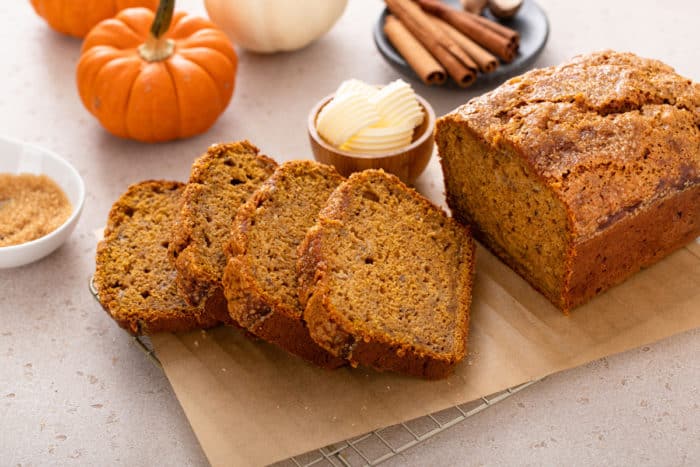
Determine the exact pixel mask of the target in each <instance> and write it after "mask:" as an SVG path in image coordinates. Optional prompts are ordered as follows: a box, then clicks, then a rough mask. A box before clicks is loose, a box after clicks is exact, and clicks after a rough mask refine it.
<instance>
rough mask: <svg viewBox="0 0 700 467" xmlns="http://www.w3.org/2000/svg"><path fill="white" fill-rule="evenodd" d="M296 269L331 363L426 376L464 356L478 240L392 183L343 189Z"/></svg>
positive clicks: (369, 181) (359, 181) (376, 176)
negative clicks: (342, 361)
mask: <svg viewBox="0 0 700 467" xmlns="http://www.w3.org/2000/svg"><path fill="white" fill-rule="evenodd" d="M298 271H299V299H300V301H301V303H302V304H303V305H304V306H305V310H304V320H305V321H306V323H307V326H308V328H309V332H310V334H311V337H312V338H313V339H314V340H315V341H316V342H317V343H318V344H319V345H320V346H321V347H323V348H325V349H327V350H328V351H329V352H331V353H332V354H333V355H336V356H338V357H343V358H346V359H348V360H349V361H350V363H351V364H353V365H358V364H361V365H367V366H371V367H374V368H376V369H378V370H391V371H397V372H401V373H405V374H409V375H414V376H420V377H424V378H442V377H445V376H447V375H448V374H449V373H450V372H451V371H452V370H453V368H454V366H455V365H456V364H457V363H458V362H459V361H460V360H462V359H463V358H464V356H465V354H466V339H467V329H468V322H469V307H470V303H471V286H472V275H473V271H474V241H473V240H472V237H471V235H470V233H469V231H468V229H467V228H466V227H464V226H462V225H460V224H459V223H457V222H456V221H455V220H454V219H451V218H449V217H447V216H446V215H445V213H444V212H443V211H442V210H441V209H439V208H437V207H435V206H433V205H432V204H430V202H428V201H427V200H426V199H425V198H423V197H422V196H421V195H419V194H418V193H417V192H416V191H414V190H413V189H410V188H408V187H406V185H404V184H403V183H402V182H401V181H400V180H399V179H398V178H396V177H395V176H393V175H388V174H386V173H384V172H383V171H381V170H366V171H364V172H360V173H356V174H353V175H352V176H350V178H349V179H348V180H347V181H346V182H344V183H342V184H341V185H340V186H339V187H338V188H337V189H336V190H335V191H334V192H333V194H332V195H331V196H330V198H329V200H328V203H327V204H326V206H325V207H324V208H323V210H322V211H321V213H320V214H319V219H318V222H317V223H316V225H315V226H314V227H312V228H311V229H310V230H309V232H308V233H307V235H306V238H305V239H304V242H303V243H302V245H301V247H300V258H299V262H298Z"/></svg>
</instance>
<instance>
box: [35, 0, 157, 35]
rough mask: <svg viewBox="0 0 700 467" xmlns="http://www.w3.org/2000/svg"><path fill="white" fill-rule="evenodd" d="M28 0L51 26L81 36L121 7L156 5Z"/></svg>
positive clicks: (125, 0)
mask: <svg viewBox="0 0 700 467" xmlns="http://www.w3.org/2000/svg"><path fill="white" fill-rule="evenodd" d="M31 3H32V6H33V7H34V11H36V13H37V14H38V15H39V16H41V17H42V18H44V19H45V20H46V22H47V23H49V26H51V27H52V28H53V29H55V30H56V31H58V32H62V33H63V34H68V35H71V36H75V37H81V38H82V37H85V35H86V34H87V33H88V32H89V31H90V29H92V28H93V26H95V25H96V24H97V23H99V22H100V21H102V20H105V19H107V18H111V17H113V16H114V15H116V14H117V13H118V12H119V11H121V10H123V9H125V8H133V7H145V8H150V9H151V10H155V9H156V8H157V7H158V0H31Z"/></svg>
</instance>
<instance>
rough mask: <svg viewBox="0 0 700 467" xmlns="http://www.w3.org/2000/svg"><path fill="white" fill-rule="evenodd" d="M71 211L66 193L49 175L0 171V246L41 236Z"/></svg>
mask: <svg viewBox="0 0 700 467" xmlns="http://www.w3.org/2000/svg"><path fill="white" fill-rule="evenodd" d="M72 212H73V207H72V206H71V204H70V201H68V197H66V194H65V193H64V192H63V190H61V188H60V187H59V186H58V185H57V184H56V182H54V181H53V180H52V179H51V178H49V177H48V176H46V175H34V174H28V173H23V174H8V173H3V174H0V247H3V246H10V245H19V244H21V243H26V242H30V241H32V240H36V239H37V238H40V237H43V236H44V235H47V234H49V233H51V232H53V231H54V230H56V229H57V228H59V227H60V226H61V224H63V223H64V222H65V221H66V219H68V218H69V217H70V215H71V213H72Z"/></svg>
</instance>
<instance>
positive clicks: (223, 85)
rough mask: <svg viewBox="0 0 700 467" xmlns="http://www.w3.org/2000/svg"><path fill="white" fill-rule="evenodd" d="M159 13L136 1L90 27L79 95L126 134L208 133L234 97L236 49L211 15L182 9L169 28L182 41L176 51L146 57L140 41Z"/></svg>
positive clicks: (113, 129) (147, 138) (141, 137)
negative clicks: (159, 57) (155, 58)
mask: <svg viewBox="0 0 700 467" xmlns="http://www.w3.org/2000/svg"><path fill="white" fill-rule="evenodd" d="M153 17H154V13H153V12H152V11H150V10H148V9H146V8H130V9H127V10H123V11H121V12H120V13H119V14H118V15H117V16H116V17H115V18H112V19H108V20H105V21H103V22H101V23H100V24H98V25H97V26H96V27H95V28H94V29H93V30H92V31H90V34H88V36H87V37H86V38H85V41H84V43H83V48H82V55H81V58H80V61H79V62H78V68H77V84H78V90H79V92H80V98H81V99H82V101H83V104H84V105H85V107H86V108H87V109H88V110H89V111H90V113H92V114H93V115H94V116H95V117H97V119H98V120H99V121H100V123H101V124H102V125H103V126H104V127H105V128H106V129H107V131H109V132H110V133H112V134H114V135H116V136H120V137H123V138H130V139H135V140H138V141H143V142H162V141H170V140H174V139H179V138H187V137H190V136H193V135H196V134H199V133H203V132H204V131H206V130H207V129H209V127H211V126H212V125H213V124H214V122H215V121H216V119H217V118H218V117H219V115H221V113H222V112H223V111H224V110H225V109H226V106H227V105H228V103H229V101H230V100H231V96H232V94H233V89H234V84H235V77H236V69H237V64H238V58H237V56H236V52H235V50H234V49H233V46H232V44H231V43H230V41H229V40H228V38H227V37H226V35H225V34H224V33H223V32H221V31H220V30H219V29H216V27H215V26H214V25H213V24H212V23H211V22H210V21H208V20H206V19H204V18H200V17H196V16H192V15H187V14H185V13H183V12H177V13H175V14H174V15H173V19H172V23H171V25H170V29H169V30H168V32H167V33H166V34H165V35H164V36H163V37H164V38H169V39H172V40H174V41H175V50H174V53H173V54H172V55H171V56H170V57H168V58H167V59H165V60H163V61H158V62H147V61H146V60H144V59H143V58H142V57H141V55H140V54H139V51H138V47H139V46H140V45H141V44H143V43H144V42H146V39H147V38H148V37H149V29H150V27H151V23H152V22H153Z"/></svg>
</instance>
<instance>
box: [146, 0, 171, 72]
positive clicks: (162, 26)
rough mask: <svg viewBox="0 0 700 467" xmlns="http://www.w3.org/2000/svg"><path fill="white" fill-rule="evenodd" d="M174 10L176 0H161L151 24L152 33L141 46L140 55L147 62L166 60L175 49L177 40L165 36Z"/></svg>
mask: <svg viewBox="0 0 700 467" xmlns="http://www.w3.org/2000/svg"><path fill="white" fill-rule="evenodd" d="M173 11H175V0H160V3H159V4H158V10H156V15H155V17H154V18H153V24H152V25H151V34H149V36H148V39H147V40H146V42H145V43H143V44H141V45H140V46H139V55H141V58H143V59H144V60H146V61H147V62H160V61H163V60H166V59H167V58H168V57H170V56H171V55H172V54H173V52H174V51H175V41H174V40H172V39H166V38H164V37H163V36H164V35H165V33H166V32H168V29H169V28H170V23H171V21H172V20H173Z"/></svg>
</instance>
